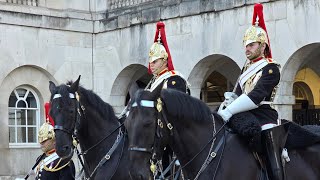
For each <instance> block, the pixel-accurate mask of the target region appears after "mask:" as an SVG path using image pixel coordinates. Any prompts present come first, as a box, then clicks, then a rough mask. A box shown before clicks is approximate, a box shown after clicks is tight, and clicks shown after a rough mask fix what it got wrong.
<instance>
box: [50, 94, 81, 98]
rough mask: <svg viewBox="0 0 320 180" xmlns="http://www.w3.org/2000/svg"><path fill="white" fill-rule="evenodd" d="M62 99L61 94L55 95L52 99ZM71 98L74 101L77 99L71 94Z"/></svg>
mask: <svg viewBox="0 0 320 180" xmlns="http://www.w3.org/2000/svg"><path fill="white" fill-rule="evenodd" d="M61 97H62V96H61V94H55V95H54V96H53V98H52V99H57V98H61ZM69 98H71V99H74V98H76V97H75V95H74V94H72V93H69Z"/></svg>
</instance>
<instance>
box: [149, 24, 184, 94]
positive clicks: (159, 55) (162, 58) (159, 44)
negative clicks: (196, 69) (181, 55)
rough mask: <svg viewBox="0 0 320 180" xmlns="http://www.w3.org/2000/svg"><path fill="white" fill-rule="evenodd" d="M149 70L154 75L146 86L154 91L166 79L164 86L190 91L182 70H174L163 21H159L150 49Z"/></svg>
mask: <svg viewBox="0 0 320 180" xmlns="http://www.w3.org/2000/svg"><path fill="white" fill-rule="evenodd" d="M148 72H149V73H150V74H152V75H153V78H152V79H151V81H150V82H149V83H148V85H147V87H146V89H148V90H150V91H153V90H154V89H155V88H156V87H158V85H159V84H161V82H163V81H165V82H164V85H163V88H172V89H176V90H178V91H181V92H187V91H188V83H187V81H186V79H185V78H184V77H183V76H182V74H181V73H180V72H178V71H176V70H174V67H173V63H172V58H171V54H170V51H169V46H168V43H167V39H166V33H165V25H164V23H163V22H158V23H157V29H156V34H155V37H154V43H153V44H152V46H151V48H150V51H149V68H148Z"/></svg>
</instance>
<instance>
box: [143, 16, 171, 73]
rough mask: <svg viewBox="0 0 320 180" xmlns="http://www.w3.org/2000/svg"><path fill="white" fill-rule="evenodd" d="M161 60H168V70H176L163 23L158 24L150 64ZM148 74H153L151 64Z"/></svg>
mask: <svg viewBox="0 0 320 180" xmlns="http://www.w3.org/2000/svg"><path fill="white" fill-rule="evenodd" d="M159 58H163V59H167V62H168V70H169V71H171V70H174V67H173V64H172V59H171V54H170V51H169V46H168V43H167V38H166V31H165V25H164V23H163V22H161V21H160V22H158V23H157V29H156V34H155V37H154V43H153V44H152V46H151V48H150V51H149V63H151V62H153V61H155V60H157V59H159ZM148 72H149V73H150V74H151V70H150V64H149V69H148Z"/></svg>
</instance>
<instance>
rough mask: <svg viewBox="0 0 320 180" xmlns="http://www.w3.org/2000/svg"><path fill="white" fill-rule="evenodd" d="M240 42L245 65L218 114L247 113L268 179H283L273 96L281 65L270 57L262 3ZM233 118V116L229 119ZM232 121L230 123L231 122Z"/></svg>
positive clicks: (281, 136)
mask: <svg viewBox="0 0 320 180" xmlns="http://www.w3.org/2000/svg"><path fill="white" fill-rule="evenodd" d="M243 45H244V48H245V54H246V57H247V60H246V64H245V66H244V67H243V69H242V71H241V75H240V76H239V78H238V81H237V85H236V89H235V92H226V93H225V99H226V100H225V101H224V102H223V103H222V104H221V106H220V108H219V110H218V114H219V115H220V116H221V117H222V118H223V120H224V121H225V122H228V121H229V120H230V118H231V117H232V116H233V115H235V114H239V113H243V112H247V113H250V115H252V117H254V118H253V119H254V120H256V121H257V122H258V127H259V130H258V133H256V134H254V135H253V137H251V138H252V141H254V142H259V143H260V144H261V146H262V148H261V149H262V150H263V152H262V154H263V156H264V159H265V164H266V169H267V173H268V176H269V179H272V180H282V179H284V171H283V169H282V163H281V157H280V155H281V152H282V148H283V146H284V142H285V139H286V137H287V128H285V126H284V125H277V120H278V113H277V111H276V110H275V109H274V108H273V99H274V96H275V93H276V90H277V86H278V83H279V81H280V66H279V64H278V63H276V62H275V61H274V60H273V59H272V54H271V46H270V41H269V37H268V34H267V29H266V26H265V22H264V18H263V6H262V5H261V4H255V6H254V13H253V20H252V26H251V27H250V28H248V29H247V30H246V32H245V35H244V39H243ZM232 120H233V119H232ZM231 123H233V122H231Z"/></svg>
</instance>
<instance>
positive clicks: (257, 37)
mask: <svg viewBox="0 0 320 180" xmlns="http://www.w3.org/2000/svg"><path fill="white" fill-rule="evenodd" d="M253 42H259V43H266V44H267V45H268V46H269V42H268V36H267V33H266V32H265V31H264V30H263V29H262V28H261V27H259V26H251V27H250V28H248V29H247V30H246V33H245V34H244V38H243V45H244V46H247V45H248V44H250V43H253Z"/></svg>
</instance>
